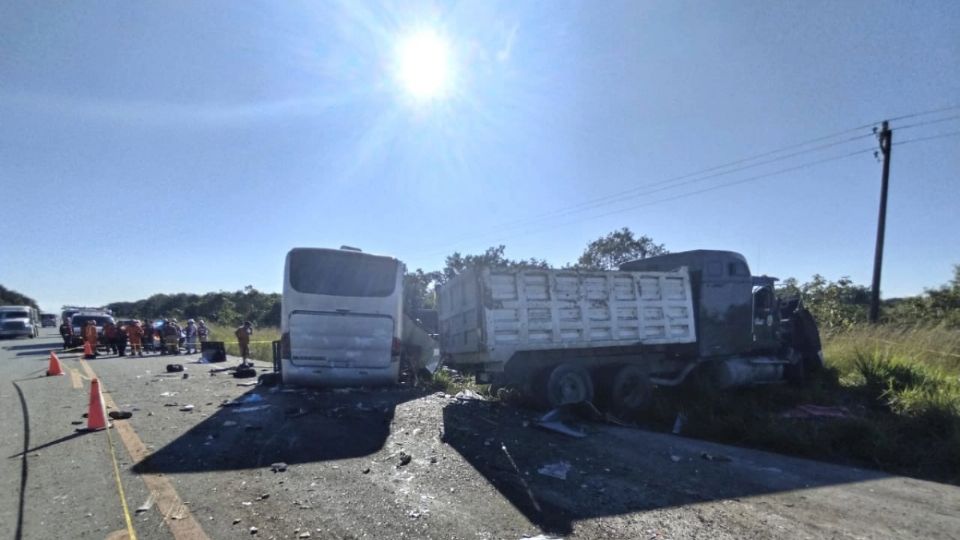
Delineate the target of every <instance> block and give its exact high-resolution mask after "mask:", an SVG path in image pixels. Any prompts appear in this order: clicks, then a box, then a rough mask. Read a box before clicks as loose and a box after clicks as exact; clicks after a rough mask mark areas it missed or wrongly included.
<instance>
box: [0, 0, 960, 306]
mask: <svg viewBox="0 0 960 540" xmlns="http://www.w3.org/2000/svg"><path fill="white" fill-rule="evenodd" d="M423 35H427V36H431V40H428V41H429V42H430V43H439V44H440V45H438V47H440V46H442V54H441V55H440V56H441V57H442V62H441V65H442V66H446V69H445V70H443V71H442V73H441V78H442V79H443V81H444V84H443V88H442V91H437V92H436V93H434V94H433V95H430V96H428V97H424V96H422V95H418V93H417V92H415V91H413V90H415V89H413V88H411V86H410V81H409V80H408V79H409V77H408V75H409V73H407V71H405V70H406V68H405V67H404V66H405V65H406V64H405V63H404V62H406V56H405V54H406V53H405V52H404V51H405V50H406V49H407V48H408V47H407V48H405V44H409V43H410V40H411V36H423ZM421 41H422V40H421ZM428 48H429V47H428ZM434 52H436V51H434ZM434 56H436V55H434ZM415 60H417V59H415ZM431 65H432V64H431ZM958 66H960V2H942V1H920V2H905V1H853V0H851V1H845V2H833V1H826V2H817V1H810V2H770V1H767V0H757V1H746V0H743V1H739V0H738V1H727V2H709V3H707V2H692V1H691V2H685V1H674V0H669V1H661V2H653V1H649V2H648V1H640V0H628V1H622V2H621V1H607V2H592V1H584V2H565V1H556V0H550V1H545V2H514V1H505V2H494V1H486V0H484V1H477V2H468V1H459V2H449V3H445V2H412V1H402V2H388V3H381V2H366V3H364V2H355V1H343V2H332V1H331V2H266V1H264V2H257V1H250V2H243V3H236V2H226V1H224V2H214V1H209V2H157V3H130V2H108V1H100V2H69V3H63V2H17V1H14V0H0V209H2V215H3V223H4V226H3V228H2V232H0V284H2V285H4V286H5V287H7V288H11V289H15V290H17V291H19V292H21V293H24V294H26V295H28V296H31V297H33V298H35V299H37V300H38V302H39V303H40V306H41V308H43V309H48V310H57V309H59V307H60V306H61V305H64V304H82V305H100V304H104V303H107V302H112V301H122V300H136V299H140V298H146V297H148V296H150V295H152V294H155V293H161V292H162V293H175V292H194V293H203V292H207V291H217V290H237V289H240V288H242V287H244V286H246V285H253V286H254V287H256V288H257V289H260V290H263V291H275V292H279V291H280V290H281V288H282V273H283V261H284V256H285V254H286V253H287V251H288V250H290V249H291V248H293V247H298V246H313V247H339V246H340V245H343V244H347V245H352V246H357V247H360V248H362V249H364V250H365V251H369V252H374V253H381V254H389V255H393V256H395V257H397V258H399V259H400V260H402V261H404V262H405V263H406V264H407V266H408V267H409V268H410V269H414V268H423V269H425V270H431V269H439V268H441V267H442V266H443V261H444V258H445V256H446V255H449V254H450V253H452V252H454V251H459V252H461V253H477V252H480V251H483V250H484V249H485V248H487V247H489V246H493V245H498V244H504V245H506V246H507V256H509V257H512V258H528V257H536V258H543V259H546V260H547V261H549V262H550V263H552V264H555V265H563V264H565V263H568V262H572V261H574V260H576V258H577V257H578V256H579V255H580V253H581V252H582V251H583V249H584V247H585V246H586V245H587V243H588V242H590V241H591V240H593V239H596V238H598V237H600V236H602V235H605V234H606V233H608V232H610V231H612V230H615V229H618V228H621V227H629V228H631V229H632V230H633V231H634V232H635V233H637V234H645V235H648V236H650V237H652V238H653V239H654V240H655V241H657V242H661V243H664V244H665V245H666V247H667V248H668V249H670V250H672V251H682V250H686V249H698V248H709V249H728V250H734V251H738V252H741V253H743V254H744V255H745V256H746V257H747V260H748V261H749V264H750V266H751V270H752V271H753V273H754V274H768V275H773V276H779V277H781V278H786V277H790V276H794V277H797V278H799V279H800V280H801V281H804V280H807V279H809V278H810V277H811V276H812V275H813V274H816V273H819V274H822V275H824V276H826V277H827V278H829V279H837V278H839V277H841V276H850V277H851V278H852V279H853V280H854V281H856V282H858V283H862V284H867V285H869V283H870V277H871V272H872V264H873V252H874V242H875V235H876V220H877V206H878V200H879V185H880V174H881V166H880V163H879V162H878V160H877V159H876V158H875V157H874V156H873V154H872V151H873V150H875V149H876V140H875V138H874V137H873V135H872V132H871V127H872V126H873V125H875V124H876V123H877V122H879V121H881V120H884V119H891V120H892V121H891V126H892V127H893V141H894V145H895V146H894V147H893V150H892V157H891V172H890V195H889V208H888V218H887V242H886V249H885V259H884V260H885V265H884V270H883V286H882V293H883V295H884V296H885V297H891V296H902V295H908V294H916V293H919V292H921V291H922V290H923V289H924V288H925V287H935V286H939V285H940V284H943V283H945V282H946V281H948V280H949V279H950V277H951V275H952V266H953V265H954V264H958V263H960V235H958V233H957V231H958V230H960V217H958V216H960V184H958V180H960V178H958V176H960V137H958V136H956V133H957V132H958V131H960V108H958V106H960V68H958ZM434 75H436V74H434ZM421 82H423V81H421ZM929 111H938V112H929ZM918 113H924V114H918ZM951 134H952V135H951ZM828 136H829V137H828ZM911 139H924V140H914V141H912V142H907V141H910V140H911ZM811 140H814V141H815V142H813V143H810V144H808V145H805V146H796V145H798V144H799V143H804V142H806V141H811ZM901 143H903V144H902V146H901V145H900V144H901ZM785 148H786V149H787V150H782V149H785ZM791 148H792V149H791ZM779 150H782V151H781V152H779V153H777V152H776V151H779ZM771 152H772V153H771ZM857 152H859V153H857ZM793 154H795V155H793ZM851 154H854V155H851ZM757 155H766V157H763V158H759V159H758V160H753V161H750V160H749V159H748V158H752V157H753V156H757ZM742 160H746V161H742ZM732 162H736V163H737V165H732V166H729V167H727V168H719V169H718V168H716V167H717V166H721V165H724V164H728V163H732ZM744 167H745V168H744ZM784 169H787V170H786V171H784ZM705 170H706V171H708V172H707V173H703V174H701V175H700V176H697V175H696V173H698V172H700V171H705ZM710 171H712V173H711V172H710ZM781 171H783V172H781ZM719 173H728V174H719ZM691 175H693V176H691ZM677 178H680V179H679V180H676V179H677ZM631 190H632V191H631Z"/></svg>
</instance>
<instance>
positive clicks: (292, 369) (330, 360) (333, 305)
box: [280, 248, 406, 386]
mask: <svg viewBox="0 0 960 540" xmlns="http://www.w3.org/2000/svg"><path fill="white" fill-rule="evenodd" d="M405 271H406V269H405V267H404V265H403V263H401V262H400V261H398V260H397V259H394V258H392V257H385V256H379V255H371V254H368V253H362V252H360V251H359V250H357V249H354V248H341V249H320V248H294V249H292V250H290V252H289V253H288V254H287V260H286V264H285V265H284V272H283V300H282V313H281V317H280V329H281V332H282V335H281V339H280V374H281V377H282V380H283V383H284V384H300V385H310V386H351V385H384V384H395V383H396V382H397V381H398V378H399V373H400V352H401V341H400V340H401V337H402V335H403V275H404V273H405Z"/></svg>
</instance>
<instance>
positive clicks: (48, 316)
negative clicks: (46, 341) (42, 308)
mask: <svg viewBox="0 0 960 540" xmlns="http://www.w3.org/2000/svg"><path fill="white" fill-rule="evenodd" d="M40 326H43V327H44V328H46V327H48V326H50V327H53V328H56V327H57V314H56V313H41V314H40Z"/></svg>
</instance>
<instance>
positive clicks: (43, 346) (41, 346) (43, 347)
mask: <svg viewBox="0 0 960 540" xmlns="http://www.w3.org/2000/svg"><path fill="white" fill-rule="evenodd" d="M3 348H4V349H6V350H8V351H38V350H39V351H43V352H44V353H49V352H50V351H53V350H57V349H58V348H59V347H56V346H51V344H50V343H49V342H47V343H37V342H35V341H32V342H30V343H28V344H25V345H6V346H4V347H3Z"/></svg>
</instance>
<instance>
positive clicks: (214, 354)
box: [200, 341, 227, 363]
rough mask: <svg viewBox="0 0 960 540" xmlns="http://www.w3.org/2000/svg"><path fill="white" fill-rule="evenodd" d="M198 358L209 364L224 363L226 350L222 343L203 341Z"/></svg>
mask: <svg viewBox="0 0 960 540" xmlns="http://www.w3.org/2000/svg"><path fill="white" fill-rule="evenodd" d="M200 357H201V358H203V359H204V360H205V361H207V362H210V363H216V362H226V361H227V349H226V347H225V346H224V344H223V342H222V341H204V342H203V343H201V344H200Z"/></svg>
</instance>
